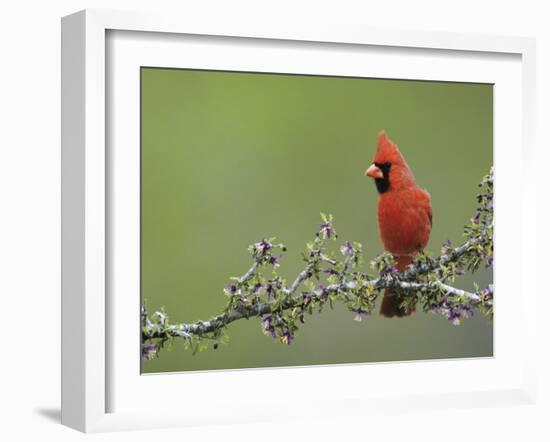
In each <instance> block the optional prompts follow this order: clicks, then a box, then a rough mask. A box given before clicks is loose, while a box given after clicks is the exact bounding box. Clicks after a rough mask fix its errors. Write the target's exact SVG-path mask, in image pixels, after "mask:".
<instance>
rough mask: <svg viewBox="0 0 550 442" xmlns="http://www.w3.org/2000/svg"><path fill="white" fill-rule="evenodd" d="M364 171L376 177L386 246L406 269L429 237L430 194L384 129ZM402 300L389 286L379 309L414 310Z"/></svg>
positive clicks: (392, 312)
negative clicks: (418, 181) (416, 177)
mask: <svg viewBox="0 0 550 442" xmlns="http://www.w3.org/2000/svg"><path fill="white" fill-rule="evenodd" d="M365 175H366V176H369V177H371V178H373V179H374V182H375V184H376V189H377V190H378V194H379V196H378V229H379V233H380V238H381V239H382V244H383V245H384V249H385V250H386V251H388V252H390V253H391V254H393V255H394V258H395V260H396V267H397V270H399V271H401V270H404V269H405V268H406V267H407V266H408V265H409V264H410V263H411V262H412V259H413V257H414V255H416V254H417V253H418V252H419V251H421V250H423V249H424V248H425V247H426V245H427V244H428V241H429V239H430V232H431V230H432V203H431V197H430V194H429V193H428V192H427V191H426V190H424V189H422V188H420V187H418V185H417V184H416V181H415V179H414V175H413V173H412V171H411V169H410V167H409V166H408V164H407V162H406V161H405V158H403V155H402V154H401V152H400V151H399V149H398V147H397V145H396V144H395V143H394V142H393V141H391V140H390V139H389V138H388V136H387V135H386V133H385V132H384V131H382V132H380V133H379V134H378V148H377V149H376V154H375V155H374V160H373V162H372V165H371V166H370V167H369V168H368V169H367V170H366V171H365ZM400 303H401V300H400V299H399V297H398V296H396V295H395V294H394V293H392V292H391V291H390V290H387V289H386V291H385V293H384V299H383V300H382V306H381V308H380V313H381V314H382V315H383V316H386V317H389V318H391V317H393V316H398V317H403V316H408V315H410V314H411V313H413V312H414V311H415V307H414V306H413V307H410V308H402V307H400V306H399V305H400Z"/></svg>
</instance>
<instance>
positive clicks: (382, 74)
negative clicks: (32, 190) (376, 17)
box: [62, 10, 537, 432]
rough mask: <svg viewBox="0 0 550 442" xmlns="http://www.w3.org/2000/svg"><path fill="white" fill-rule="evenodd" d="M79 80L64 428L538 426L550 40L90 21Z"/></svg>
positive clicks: (71, 170) (70, 91)
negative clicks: (538, 102)
mask: <svg viewBox="0 0 550 442" xmlns="http://www.w3.org/2000/svg"><path fill="white" fill-rule="evenodd" d="M62 54H63V60H62V74H63V81H62V121H63V128H62V141H63V146H62V177H63V179H62V220H63V231H62V308H63V311H62V351H63V358H62V370H63V372H62V422H63V423H64V424H65V425H68V426H70V427H73V428H76V429H78V430H81V431H86V432H91V431H109V430H120V429H139V428H155V427H167V426H187V425H207V424H209V423H211V422H217V423H223V422H227V423H230V422H254V421H262V420H273V419H275V420H277V419H285V418H292V417H297V416H301V418H307V417H330V416H335V415H354V414H357V415H365V414H368V413H369V412H370V411H372V410H380V409H383V410H386V409H387V410H401V411H403V410H404V411H407V410H415V409H418V408H419V407H424V408H426V407H429V408H434V409H437V408H441V407H460V406H462V407H464V406H486V405H498V404H499V403H518V404H519V403H529V402H531V401H533V400H534V399H533V398H534V393H535V376H534V371H535V363H534V354H535V348H534V342H535V339H534V335H535V324H534V322H533V319H532V318H531V317H527V315H526V314H525V315H518V312H527V311H528V309H529V308H532V306H533V305H536V302H537V300H536V296H537V292H536V280H535V278H533V277H529V278H527V277H526V275H527V264H526V263H527V259H526V257H527V256H529V255H530V254H532V253H533V250H532V249H533V248H534V244H536V241H535V238H534V236H535V229H534V228H533V226H534V223H535V218H536V214H535V213H534V207H535V204H534V201H535V198H536V195H535V193H534V192H533V191H532V189H527V188H526V187H525V186H522V185H518V183H520V184H521V183H523V182H525V180H527V179H528V176H529V168H530V165H531V164H530V161H531V160H529V158H530V156H529V153H530V152H532V151H533V150H534V149H535V147H534V142H533V138H532V137H533V127H532V124H533V123H532V121H533V115H534V96H535V82H534V41H533V40H531V39H525V38H515V37H514V38H511V37H490V36H476V35H462V34H461V35H458V34H446V33H436V34H432V33H425V32H414V31H407V32H403V31H399V32H396V31H391V32H390V31H388V30H376V29H362V28H347V27H340V26H332V27H323V28H317V27H316V26H312V25H309V24H308V25H307V26H304V27H302V28H297V29H295V28H289V27H285V26H281V27H280V28H277V29H275V28H270V27H266V26H263V25H260V24H252V23H247V24H245V23H239V24H237V23H233V24H228V23H226V24H224V25H219V24H214V23H208V22H200V21H195V20H191V19H189V18H187V19H183V20H181V19H180V18H178V20H175V19H172V18H170V17H157V16H151V15H141V14H130V13H121V12H116V13H115V12H109V11H95V10H94V11H88V10H87V11H82V12H78V13H76V14H73V15H70V16H67V17H64V18H63V21H62ZM518 204H519V205H520V207H521V210H517V208H518ZM512 238H515V239H514V240H512ZM518 257H520V258H521V260H520V261H519V262H518ZM329 402H332V403H334V404H337V406H331V407H326V404H327V403H329ZM213 403H215V406H213ZM259 404H261V406H259Z"/></svg>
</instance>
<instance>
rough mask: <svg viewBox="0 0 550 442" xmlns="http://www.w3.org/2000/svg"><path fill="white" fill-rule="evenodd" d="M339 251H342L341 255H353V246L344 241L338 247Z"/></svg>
mask: <svg viewBox="0 0 550 442" xmlns="http://www.w3.org/2000/svg"><path fill="white" fill-rule="evenodd" d="M340 252H342V255H344V256H345V255H346V254H347V255H349V256H353V247H352V246H351V244H350V242H349V241H346V242H345V243H344V245H343V246H342V247H340Z"/></svg>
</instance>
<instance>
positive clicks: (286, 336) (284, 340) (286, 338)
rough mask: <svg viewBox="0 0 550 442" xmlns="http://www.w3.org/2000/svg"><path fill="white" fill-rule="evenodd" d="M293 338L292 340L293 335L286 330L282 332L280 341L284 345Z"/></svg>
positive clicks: (288, 343) (290, 342) (289, 342)
mask: <svg viewBox="0 0 550 442" xmlns="http://www.w3.org/2000/svg"><path fill="white" fill-rule="evenodd" d="M293 340H294V336H292V335H291V334H290V332H289V331H288V330H287V331H286V332H284V333H283V335H282V336H281V343H283V344H285V345H290V344H292V341H293Z"/></svg>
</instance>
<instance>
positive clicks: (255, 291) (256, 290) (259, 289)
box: [250, 282, 264, 294]
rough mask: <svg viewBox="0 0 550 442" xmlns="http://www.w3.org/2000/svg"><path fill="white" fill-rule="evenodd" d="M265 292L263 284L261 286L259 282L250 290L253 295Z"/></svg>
mask: <svg viewBox="0 0 550 442" xmlns="http://www.w3.org/2000/svg"><path fill="white" fill-rule="evenodd" d="M263 291H264V286H263V285H262V284H260V283H259V282H257V283H256V284H254V285H253V286H252V288H251V289H250V292H251V293H253V294H260V293H261V292H263Z"/></svg>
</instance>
